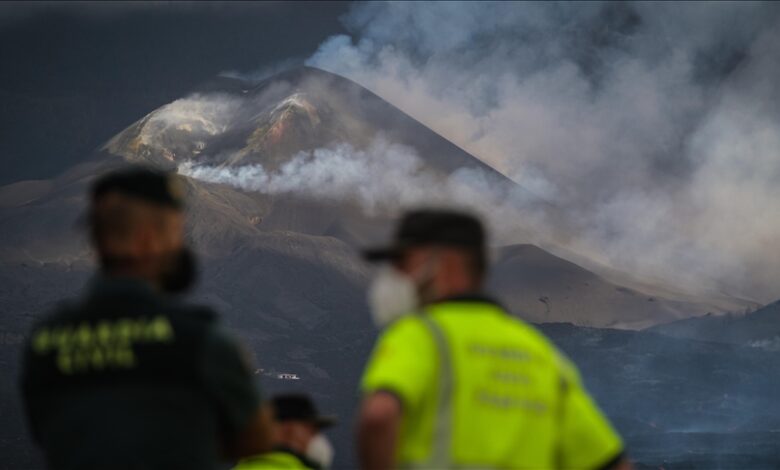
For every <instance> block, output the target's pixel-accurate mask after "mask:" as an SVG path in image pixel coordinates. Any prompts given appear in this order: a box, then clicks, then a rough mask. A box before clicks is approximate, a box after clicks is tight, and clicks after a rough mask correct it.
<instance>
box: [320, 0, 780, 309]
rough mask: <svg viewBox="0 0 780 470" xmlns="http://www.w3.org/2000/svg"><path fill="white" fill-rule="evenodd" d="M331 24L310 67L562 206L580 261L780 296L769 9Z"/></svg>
mask: <svg viewBox="0 0 780 470" xmlns="http://www.w3.org/2000/svg"><path fill="white" fill-rule="evenodd" d="M345 21H346V24H347V26H348V27H349V28H350V30H351V31H352V32H353V37H347V36H336V37H333V38H331V39H329V40H328V41H326V42H325V43H323V44H322V46H321V47H320V49H319V51H318V52H317V53H316V54H315V55H314V56H313V57H312V58H311V59H310V60H309V62H308V63H309V64H310V65H313V66H316V67H320V68H323V69H326V70H329V71H332V72H335V73H338V74H341V75H344V76H346V77H348V78H351V79H353V80H355V81H356V82H358V83H360V84H361V85H364V86H366V87H368V88H369V89H371V90H372V91H374V92H376V93H377V94H379V95H380V96H382V97H384V98H385V99H387V100H388V101H390V102H391V103H393V104H395V105H396V106H398V107H400V108H401V109H402V110H404V111H406V112H407V113H409V114H411V115H412V116H413V117H415V118H417V119H418V120H420V121H422V122H423V123H424V124H426V125H428V126H430V127H431V128H433V129H434V130H436V131H437V132H439V133H441V134H442V135H444V136H445V137H447V138H449V139H450V140H452V141H454V142H455V143H457V144H458V145H460V146H462V147H464V148H465V149H466V150H468V151H470V152H471V153H473V154H475V155H477V156H478V157H480V158H482V159H484V160H485V161H486V162H488V163H490V164H492V165H493V166H495V167H497V168H499V169H500V170H502V171H504V172H505V173H507V174H508V175H510V176H511V177H512V178H513V179H515V180H516V181H519V182H520V183H521V184H522V185H524V186H526V187H528V188H529V189H531V190H532V191H534V192H536V193H538V194H540V195H542V196H543V197H545V198H546V199H549V200H551V201H553V202H554V203H555V204H556V205H557V206H559V207H562V208H565V209H566V210H567V212H568V213H569V222H570V224H572V225H570V229H569V230H570V231H571V233H572V234H574V236H573V237H572V239H571V240H570V242H571V244H572V247H573V248H575V249H576V250H578V251H579V252H581V253H584V254H586V255H588V256H591V257H593V258H596V259H599V260H604V261H606V262H608V263H609V264H611V265H612V266H614V267H617V268H620V269H623V270H626V271H630V272H634V273H638V274H642V275H646V276H652V277H656V278H659V279H665V280H666V281H668V282H673V283H680V282H684V283H687V284H688V286H689V287H699V288H703V287H713V286H716V287H719V288H722V289H725V290H730V291H731V292H732V293H740V294H742V295H746V296H752V297H754V298H758V299H760V300H764V301H768V300H770V299H773V298H775V297H777V296H778V295H780V290H778V288H777V287H776V286H775V285H774V283H775V279H777V278H779V277H780V255H778V254H777V253H778V250H777V249H776V247H777V246H778V244H780V217H778V216H780V197H779V196H780V189H778V188H780V184H778V183H780V116H779V115H778V113H779V110H780V92H778V91H777V86H776V83H778V81H780V64H779V63H778V61H779V60H780V51H779V49H780V37H779V36H778V34H779V33H778V31H780V8H778V6H777V5H774V4H755V3H750V4H744V3H708V4H701V3H694V4H688V3H685V4H657V3H654V4H644V3H630V4H627V3H607V4H599V3H588V4H582V3H571V4H559V3H522V4H517V3H508V2H499V3H490V2H487V3H486V2H474V3H469V2H463V3H460V2H458V3H450V2H432V3H421V2H408V3H405V2H401V3H395V2H394V3H368V4H360V5H357V6H356V7H354V8H353V9H352V11H351V13H350V14H349V15H348V16H347V18H346V20H345ZM572 226H573V228H572ZM550 233H552V232H550Z"/></svg>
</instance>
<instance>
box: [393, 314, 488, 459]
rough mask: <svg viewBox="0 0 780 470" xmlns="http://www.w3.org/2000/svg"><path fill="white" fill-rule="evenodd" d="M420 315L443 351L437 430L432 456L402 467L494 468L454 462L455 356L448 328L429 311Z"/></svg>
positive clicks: (440, 361)
mask: <svg viewBox="0 0 780 470" xmlns="http://www.w3.org/2000/svg"><path fill="white" fill-rule="evenodd" d="M419 318H420V320H422V323H423V324H424V325H425V327H426V328H427V329H428V331H430V333H431V336H432V337H433V340H434V343H436V350H437V352H438V353H439V393H438V397H437V398H438V399H437V401H438V403H437V407H436V422H435V424H434V433H433V449H432V451H431V455H430V456H429V457H428V460H426V461H424V462H420V463H410V464H406V465H402V466H401V467H400V468H403V469H409V470H431V469H445V468H451V469H464V470H465V469H468V470H494V469H492V468H487V467H474V466H463V465H457V464H454V463H453V462H452V452H451V451H452V412H453V409H452V396H453V390H454V371H453V368H452V356H451V354H450V349H449V343H448V342H447V336H446V335H445V333H444V330H442V328H441V327H440V326H439V325H438V324H437V323H436V322H435V321H434V320H433V319H432V318H431V317H430V316H429V315H427V314H422V315H420V317H419Z"/></svg>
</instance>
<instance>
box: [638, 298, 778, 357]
mask: <svg viewBox="0 0 780 470" xmlns="http://www.w3.org/2000/svg"><path fill="white" fill-rule="evenodd" d="M648 331H652V332H654V333H660V334H663V335H667V336H672V337H675V338H688V339H695V340H700V341H716V342H721V343H730V344H740V345H749V346H752V347H755V348H761V349H766V350H769V351H780V301H777V302H773V303H771V304H769V305H767V306H765V307H763V308H760V309H758V310H756V311H754V312H743V313H734V314H729V315H720V316H719V315H705V316H701V317H694V318H686V319H683V320H678V321H675V322H671V323H665V324H662V325H656V326H653V327H650V328H648Z"/></svg>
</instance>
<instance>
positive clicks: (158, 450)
mask: <svg viewBox="0 0 780 470" xmlns="http://www.w3.org/2000/svg"><path fill="white" fill-rule="evenodd" d="M183 194H184V187H183V183H182V181H180V180H179V179H178V178H177V177H175V176H173V175H168V174H164V173H158V172H156V171H153V170H150V169H145V168H129V169H124V170H120V171H116V172H113V173H109V174H108V175H106V176H103V177H102V178H100V179H99V180H98V181H97V182H96V183H95V184H94V186H93V188H92V193H91V200H90V211H89V219H88V220H89V226H90V231H91V238H92V243H93V245H94V246H95V248H96V251H97V255H98V258H99V263H100V272H99V273H98V274H97V275H96V276H95V278H94V279H93V280H92V282H91V284H90V285H89V286H88V288H87V290H86V293H85V294H84V295H83V296H82V297H80V298H78V299H75V300H72V301H70V302H67V303H64V304H62V305H61V306H60V307H59V308H58V309H57V310H56V311H55V312H53V313H52V314H51V315H49V316H47V317H45V318H44V319H43V320H42V321H41V322H39V323H38V324H37V325H36V326H35V327H34V328H33V330H32V332H31V334H30V336H29V338H30V339H29V341H28V343H27V344H26V348H25V355H24V366H23V372H22V388H23V394H24V399H25V408H26V412H27V416H28V420H29V423H30V428H31V430H32V433H33V435H34V438H35V440H36V441H37V442H38V443H39V445H40V446H41V447H42V449H43V451H44V453H45V457H46V460H47V463H48V465H49V466H50V467H51V468H55V469H109V468H110V469H157V468H159V469H163V468H164V469H174V468H186V469H190V470H191V469H214V468H217V467H218V466H219V465H220V464H219V462H220V461H221V460H236V459H238V458H240V457H243V456H246V455H252V454H256V453H257V452H259V451H262V450H264V449H265V447H266V446H267V441H268V438H267V433H268V426H269V419H270V418H269V413H267V412H266V411H264V409H263V408H262V407H261V406H260V399H259V394H258V391H257V389H256V387H255V385H254V383H253V381H252V378H251V373H250V369H249V364H248V363H247V358H246V357H245V356H244V355H243V354H242V353H241V351H240V349H239V347H238V345H237V343H236V341H235V340H234V338H233V337H232V336H231V335H230V334H229V333H228V332H227V331H226V330H225V329H224V328H223V327H221V326H220V324H219V322H218V321H217V318H216V315H215V314H214V312H213V311H211V310H210V309H208V308H205V307H197V306H193V305H188V304H185V303H183V302H181V301H180V300H177V299H176V298H174V297H173V296H172V295H171V294H173V293H177V292H182V291H184V290H186V289H187V288H189V287H190V285H191V284H192V282H193V280H194V278H195V267H194V259H193V255H192V254H191V252H190V251H189V250H188V248H187V247H186V246H185V244H184V212H183Z"/></svg>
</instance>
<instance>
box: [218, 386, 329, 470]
mask: <svg viewBox="0 0 780 470" xmlns="http://www.w3.org/2000/svg"><path fill="white" fill-rule="evenodd" d="M272 409H273V413H274V425H273V430H272V433H271V443H272V445H273V450H272V451H271V452H268V453H266V454H262V455H257V456H255V457H249V458H247V459H244V460H242V461H241V462H239V464H238V466H237V467H236V468H235V469H233V470H272V469H289V470H296V469H301V470H304V469H326V468H330V465H331V463H332V461H333V447H332V446H331V444H330V442H329V441H328V438H327V437H325V435H324V434H322V430H323V429H325V428H327V427H330V426H332V425H333V424H334V423H335V422H336V420H335V418H333V417H329V416H320V415H319V414H318V413H317V409H316V408H315V407H314V403H312V401H311V400H310V399H309V398H308V397H307V396H305V395H277V396H276V397H274V398H273V400H272Z"/></svg>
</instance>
